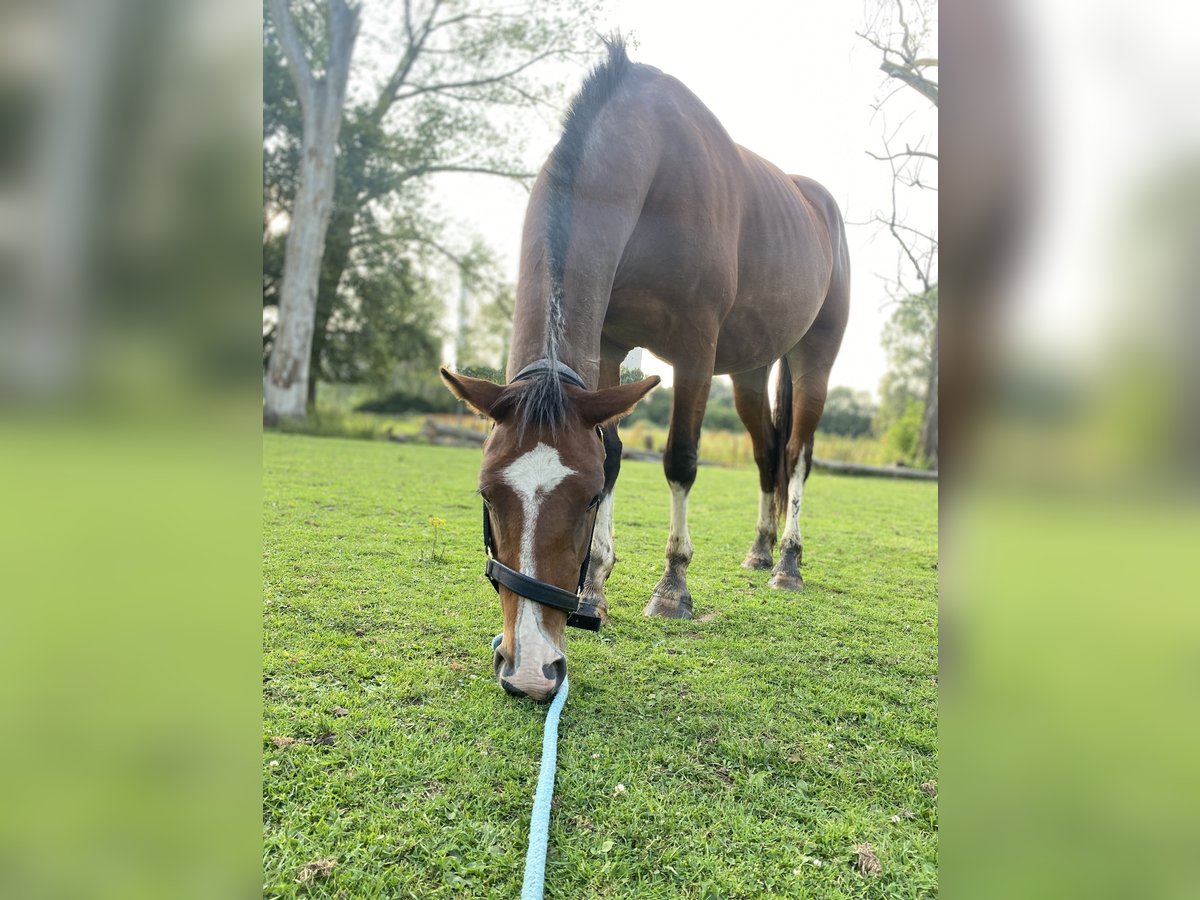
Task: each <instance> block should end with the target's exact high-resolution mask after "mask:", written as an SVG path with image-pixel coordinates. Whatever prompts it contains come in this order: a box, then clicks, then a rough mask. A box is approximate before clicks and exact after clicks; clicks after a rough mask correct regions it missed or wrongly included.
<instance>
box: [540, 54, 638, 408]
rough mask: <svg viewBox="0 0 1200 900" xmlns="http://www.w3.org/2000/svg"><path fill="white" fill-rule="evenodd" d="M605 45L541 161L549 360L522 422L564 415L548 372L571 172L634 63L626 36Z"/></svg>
mask: <svg viewBox="0 0 1200 900" xmlns="http://www.w3.org/2000/svg"><path fill="white" fill-rule="evenodd" d="M604 45H605V47H606V48H607V49H608V58H607V59H606V60H605V61H604V62H603V63H600V64H599V65H597V66H596V67H595V68H594V69H592V71H591V72H590V73H589V74H588V76H587V78H586V79H584V82H583V86H582V87H581V88H580V89H579V93H578V94H576V95H575V99H574V100H572V101H571V105H570V107H569V108H568V109H567V114H566V116H564V118H563V131H562V136H561V137H560V138H559V139H558V144H557V145H556V146H555V148H554V150H553V151H552V152H551V153H550V159H549V160H548V162H547V164H546V175H547V183H548V191H547V201H546V202H547V209H546V213H547V215H546V223H547V224H546V235H545V239H546V251H547V253H546V255H547V262H548V266H547V268H548V270H549V275H550V308H549V321H548V322H547V324H546V345H545V349H544V354H545V358H546V359H547V360H549V362H550V367H549V368H550V371H549V372H545V373H539V374H537V375H534V376H533V377H532V378H530V379H529V387H528V388H527V389H526V390H524V391H522V392H521V397H520V399H519V401H518V402H519V404H520V409H521V420H522V424H523V425H543V426H547V427H550V428H554V427H557V426H558V425H560V424H561V423H562V421H563V417H564V416H565V414H566V396H565V394H564V393H563V388H562V382H561V380H560V379H559V377H558V376H557V375H556V374H554V373H553V372H554V368H555V363H557V362H558V361H559V355H558V354H559V345H560V344H561V343H562V341H563V337H564V334H565V332H566V312H565V309H564V305H565V304H564V301H565V297H564V287H563V286H564V284H565V282H566V270H567V249H568V247H569V245H570V241H571V208H572V199H573V193H574V189H575V176H576V174H577V173H578V171H579V166H580V163H581V162H582V161H583V155H584V150H585V148H586V147H587V141H588V135H589V134H590V133H591V130H592V127H593V126H594V125H595V123H596V120H597V118H599V116H600V112H601V110H603V109H604V107H605V105H606V104H607V103H608V101H609V100H610V99H611V98H612V96H613V94H614V93H616V90H617V88H618V87H619V86H620V84H621V82H622V80H623V79H624V78H625V75H626V74H627V73H628V72H629V70H630V68H632V66H633V63H632V62H630V60H629V57H628V56H627V55H626V53H625V39H624V38H622V37H621V36H620V35H616V36H614V37H611V38H605V39H604Z"/></svg>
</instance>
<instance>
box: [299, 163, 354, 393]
mask: <svg viewBox="0 0 1200 900" xmlns="http://www.w3.org/2000/svg"><path fill="white" fill-rule="evenodd" d="M343 174H346V173H344V172H343ZM351 179H353V174H352V175H351ZM338 183H339V184H341V177H340V176H339V179H338ZM351 183H353V180H351ZM357 199H358V198H357V196H355V195H353V193H352V192H351V195H350V196H348V197H339V196H338V191H337V188H335V189H334V199H333V213H332V214H331V216H330V220H329V228H328V229H327V230H326V232H325V255H324V257H323V259H322V260H321V275H320V279H319V281H318V282H317V313H316V327H315V328H314V330H313V339H312V351H311V353H310V354H309V379H308V405H309V408H310V409H311V408H312V406H313V404H314V403H315V402H316V399H317V382H318V381H319V380H320V377H321V353H322V351H323V350H324V349H325V340H326V338H327V336H328V333H327V329H328V327H329V320H330V318H332V316H333V310H334V307H335V306H336V305H337V292H338V285H339V284H341V282H342V274H343V273H344V272H345V271H346V266H347V265H348V264H349V262H350V250H351V246H352V245H353V243H354V238H353V229H354V220H355V216H356V213H357V211H358V204H357V202H356V201H357Z"/></svg>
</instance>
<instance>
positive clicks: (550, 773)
mask: <svg viewBox="0 0 1200 900" xmlns="http://www.w3.org/2000/svg"><path fill="white" fill-rule="evenodd" d="M503 638H504V635H502V634H498V635H496V637H495V638H494V639H493V640H492V650H493V651H494V650H495V649H496V647H497V646H498V645H499V644H500V641H501V640H502V639H503ZM568 687H569V682H568V680H567V677H566V676H565V675H564V676H563V680H562V685H561V686H560V687H559V689H558V693H557V694H555V695H554V700H553V701H551V703H550V709H549V710H547V712H546V724H545V728H544V730H543V732H542V766H541V769H540V770H539V771H538V781H537V791H536V793H534V795H533V812H532V813H531V814H530V816H529V850H528V851H526V853H525V880H524V881H523V882H522V883H521V900H542V895H543V894H544V893H545V890H546V850H547V848H548V847H549V843H550V801H552V800H553V799H554V769H555V766H556V765H557V763H558V719H559V716H560V715H561V714H562V709H563V706H565V705H566V703H567V688H568Z"/></svg>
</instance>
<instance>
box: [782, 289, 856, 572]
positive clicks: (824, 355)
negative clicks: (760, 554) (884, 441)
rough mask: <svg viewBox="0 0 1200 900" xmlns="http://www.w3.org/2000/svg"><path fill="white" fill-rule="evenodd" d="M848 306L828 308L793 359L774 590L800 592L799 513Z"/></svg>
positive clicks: (790, 361) (801, 549)
mask: <svg viewBox="0 0 1200 900" xmlns="http://www.w3.org/2000/svg"><path fill="white" fill-rule="evenodd" d="M844 309H845V306H844V304H832V305H831V304H830V303H829V302H828V301H826V305H825V307H824V308H823V309H822V311H821V314H820V315H819V316H818V317H817V321H816V322H814V323H813V325H812V327H811V328H810V329H809V331H808V334H806V335H805V336H804V338H803V339H802V340H801V341H800V343H799V344H797V345H796V346H795V347H794V348H792V350H791V352H790V353H788V355H787V359H788V365H789V366H790V367H791V370H792V372H794V373H799V374H796V375H793V376H792V385H793V386H792V432H791V434H790V435H789V437H788V442H787V447H786V449H785V451H784V452H785V454H786V456H785V458H784V465H785V471H787V473H788V483H787V504H786V507H785V509H784V511H783V515H784V522H783V538H782V540H781V541H780V544H779V562H778V563H776V565H775V568H774V570H773V571H772V573H771V580H770V582H769V584H770V586H771V587H773V588H781V589H784V590H800V589H801V588H803V587H804V579H803V578H801V577H800V563H801V558H802V556H803V552H804V544H803V541H802V539H801V536H800V507H801V503H802V501H803V499H804V482H805V481H807V480H808V473H809V472H810V471H811V470H812V454H813V437H814V435H815V434H816V431H817V423H818V422H820V420H821V413H822V412H823V411H824V410H825V395H826V393H827V392H828V390H829V371H830V369H831V368H832V367H833V361H834V358H835V357H836V356H837V351H838V348H839V347H840V346H841V342H842V332H843V331H844V330H845V324H846V321H845V317H844V314H843V313H844Z"/></svg>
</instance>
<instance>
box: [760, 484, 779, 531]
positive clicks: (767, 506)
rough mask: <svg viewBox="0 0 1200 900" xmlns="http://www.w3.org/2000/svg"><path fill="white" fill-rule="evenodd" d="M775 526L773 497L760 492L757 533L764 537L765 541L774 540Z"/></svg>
mask: <svg viewBox="0 0 1200 900" xmlns="http://www.w3.org/2000/svg"><path fill="white" fill-rule="evenodd" d="M776 527H777V526H776V524H775V495H774V494H768V493H767V492H766V491H760V492H759V495H758V533H759V534H761V535H765V536H766V538H767V540H774V538H775V532H776Z"/></svg>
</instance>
